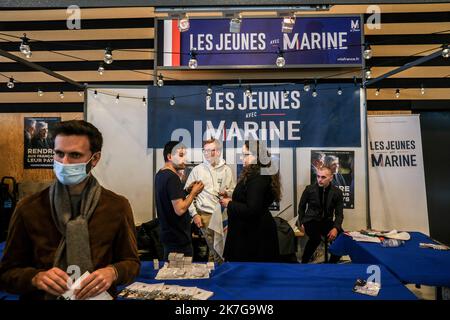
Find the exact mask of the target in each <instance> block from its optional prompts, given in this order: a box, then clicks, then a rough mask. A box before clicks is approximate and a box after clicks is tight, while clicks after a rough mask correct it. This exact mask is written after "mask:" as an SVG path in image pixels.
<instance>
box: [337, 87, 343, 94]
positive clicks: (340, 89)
mask: <svg viewBox="0 0 450 320" xmlns="http://www.w3.org/2000/svg"><path fill="white" fill-rule="evenodd" d="M337 94H338V96H342V88H341V87H339V89H338V91H337Z"/></svg>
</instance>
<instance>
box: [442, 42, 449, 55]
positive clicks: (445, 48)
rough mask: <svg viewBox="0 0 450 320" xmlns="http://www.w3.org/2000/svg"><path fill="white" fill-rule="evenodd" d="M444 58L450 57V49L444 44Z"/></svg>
mask: <svg viewBox="0 0 450 320" xmlns="http://www.w3.org/2000/svg"><path fill="white" fill-rule="evenodd" d="M442 56H443V57H444V58H448V57H449V56H450V49H449V47H448V45H446V44H444V45H443V46H442Z"/></svg>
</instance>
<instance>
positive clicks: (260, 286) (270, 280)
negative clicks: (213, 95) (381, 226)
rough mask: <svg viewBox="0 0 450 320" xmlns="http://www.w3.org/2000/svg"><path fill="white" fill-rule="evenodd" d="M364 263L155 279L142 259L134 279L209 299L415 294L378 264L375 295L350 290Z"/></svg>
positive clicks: (227, 266) (229, 269)
mask: <svg viewBox="0 0 450 320" xmlns="http://www.w3.org/2000/svg"><path fill="white" fill-rule="evenodd" d="M367 267H368V265H361V264H341V265H331V264H315V265H314V264H281V263H224V264H222V265H221V266H219V267H217V269H216V270H214V271H213V272H212V275H211V277H210V278H209V279H201V280H164V281H161V280H155V279H154V278H155V275H156V272H155V271H154V270H153V264H152V263H148V262H143V264H142V266H141V274H140V277H139V278H138V279H136V281H141V282H146V283H157V282H164V283H167V284H178V285H182V286H195V287H199V288H202V289H206V290H210V291H213V292H214V296H213V297H212V298H211V299H212V300H381V299H382V300H390V299H394V300H414V299H416V297H415V296H414V295H413V294H412V293H411V292H410V291H409V290H408V289H407V288H406V287H405V286H403V285H402V284H401V283H400V282H399V281H398V280H397V279H396V278H395V277H394V276H393V275H392V274H391V273H389V272H388V271H387V270H386V269H385V268H384V267H381V286H382V289H381V290H380V292H379V294H378V296H377V297H370V296H366V295H362V294H358V293H354V292H353V291H352V288H353V285H354V284H355V281H356V279H357V278H362V279H367V277H368V274H367V273H366V271H367Z"/></svg>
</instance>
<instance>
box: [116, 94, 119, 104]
mask: <svg viewBox="0 0 450 320" xmlns="http://www.w3.org/2000/svg"><path fill="white" fill-rule="evenodd" d="M119 100H120V95H119V94H117V96H116V103H117V104H119Z"/></svg>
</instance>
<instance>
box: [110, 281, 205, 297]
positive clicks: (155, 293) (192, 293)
mask: <svg viewBox="0 0 450 320" xmlns="http://www.w3.org/2000/svg"><path fill="white" fill-rule="evenodd" d="M213 294H214V293H213V292H211V291H207V290H203V289H200V288H197V287H182V286H177V285H166V284H164V283H155V284H149V283H143V282H135V283H133V284H131V285H129V286H128V287H126V288H125V289H123V290H122V291H121V292H120V293H119V295H118V296H119V297H121V298H124V299H135V300H208V299H209V298H210V297H212V296H213Z"/></svg>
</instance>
